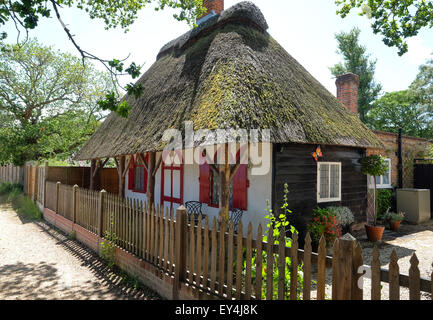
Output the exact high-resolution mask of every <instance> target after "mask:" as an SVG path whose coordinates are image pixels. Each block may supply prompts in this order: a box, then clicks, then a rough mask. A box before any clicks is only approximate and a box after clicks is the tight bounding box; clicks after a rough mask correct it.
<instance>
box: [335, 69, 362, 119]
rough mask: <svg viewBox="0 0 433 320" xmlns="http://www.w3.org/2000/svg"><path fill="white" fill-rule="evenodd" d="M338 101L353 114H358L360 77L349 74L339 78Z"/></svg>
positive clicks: (337, 83)
mask: <svg viewBox="0 0 433 320" xmlns="http://www.w3.org/2000/svg"><path fill="white" fill-rule="evenodd" d="M335 84H336V86H337V99H338V100H339V101H340V102H341V103H342V104H344V105H345V106H346V108H348V109H349V110H350V111H352V112H353V113H356V114H358V87H359V77H358V76H357V75H355V74H352V73H348V74H344V75H341V76H339V77H337V80H336V82H335Z"/></svg>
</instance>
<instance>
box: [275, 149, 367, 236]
mask: <svg viewBox="0 0 433 320" xmlns="http://www.w3.org/2000/svg"><path fill="white" fill-rule="evenodd" d="M316 147H317V145H303V144H278V145H276V146H275V151H274V156H275V159H274V183H273V190H272V192H273V195H274V198H273V199H274V204H273V210H274V212H279V211H280V208H281V206H282V204H283V195H284V183H287V184H288V189H289V194H288V204H289V208H290V210H292V212H293V213H292V215H291V218H290V220H291V222H292V223H293V224H294V225H295V226H296V228H297V229H298V231H300V237H299V238H300V239H304V237H305V234H306V224H307V223H308V222H309V220H310V219H311V216H312V212H313V209H314V208H315V207H317V206H318V205H319V206H320V207H328V206H339V205H341V206H347V207H349V208H350V209H351V210H352V212H353V213H354V214H355V219H356V221H357V222H360V221H364V220H365V211H366V208H367V178H366V176H365V175H363V174H362V173H361V165H360V162H359V161H360V159H361V158H362V157H363V156H364V154H365V149H360V148H349V147H338V146H326V145H322V146H321V147H322V152H323V157H322V158H320V159H319V161H324V162H341V163H342V167H341V170H342V180H341V182H342V195H341V199H342V201H340V202H322V203H317V163H316V161H315V160H314V158H313V156H312V153H313V152H314V151H315V150H316Z"/></svg>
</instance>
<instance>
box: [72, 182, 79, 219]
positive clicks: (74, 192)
mask: <svg viewBox="0 0 433 320" xmlns="http://www.w3.org/2000/svg"><path fill="white" fill-rule="evenodd" d="M77 191H78V186H77V185H74V186H73V187H72V222H73V223H74V224H75V222H76V221H77Z"/></svg>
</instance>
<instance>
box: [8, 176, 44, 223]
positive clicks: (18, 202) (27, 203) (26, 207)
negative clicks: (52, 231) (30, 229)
mask: <svg viewBox="0 0 433 320" xmlns="http://www.w3.org/2000/svg"><path fill="white" fill-rule="evenodd" d="M5 195H7V201H8V202H10V203H11V204H12V207H13V209H14V210H15V211H16V212H17V213H18V214H19V215H21V216H23V217H25V218H26V219H31V220H39V219H41V218H42V213H41V211H40V210H39V207H38V206H37V205H36V204H35V203H34V202H33V201H32V200H31V199H30V198H29V197H27V196H26V195H25V194H24V193H23V186H22V185H20V184H14V183H2V184H0V196H5Z"/></svg>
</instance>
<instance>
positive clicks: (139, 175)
mask: <svg viewBox="0 0 433 320" xmlns="http://www.w3.org/2000/svg"><path fill="white" fill-rule="evenodd" d="M144 160H145V161H146V163H147V162H148V155H147V154H146V156H145V158H144ZM128 189H129V190H132V191H134V192H139V193H146V192H147V171H146V168H145V166H144V163H143V161H142V160H141V157H138V156H137V157H136V158H135V159H134V158H132V159H131V164H130V166H129V176H128Z"/></svg>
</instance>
